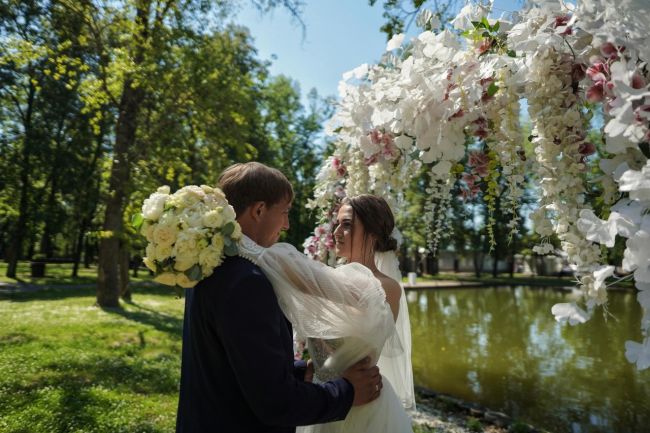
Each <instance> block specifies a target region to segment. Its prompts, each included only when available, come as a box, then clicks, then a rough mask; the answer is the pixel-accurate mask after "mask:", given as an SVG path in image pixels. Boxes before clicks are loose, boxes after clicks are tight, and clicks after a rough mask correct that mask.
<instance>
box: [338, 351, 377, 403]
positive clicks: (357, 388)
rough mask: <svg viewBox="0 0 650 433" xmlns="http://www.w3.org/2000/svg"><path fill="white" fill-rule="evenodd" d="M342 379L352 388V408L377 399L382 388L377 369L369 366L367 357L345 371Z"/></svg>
mask: <svg viewBox="0 0 650 433" xmlns="http://www.w3.org/2000/svg"><path fill="white" fill-rule="evenodd" d="M343 377H344V378H345V379H347V380H348V381H349V382H350V383H351V384H352V386H353V387H354V401H353V402H352V405H353V406H361V405H364V404H366V403H370V402H371V401H373V400H374V399H376V398H377V397H379V393H380V392H381V388H382V386H383V384H382V382H381V374H379V367H377V366H376V365H375V366H371V365H370V357H369V356H367V357H365V358H364V359H362V360H361V361H359V362H357V363H356V364H354V365H353V366H352V367H350V368H348V369H347V370H345V371H344V372H343Z"/></svg>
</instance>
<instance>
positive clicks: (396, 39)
mask: <svg viewBox="0 0 650 433" xmlns="http://www.w3.org/2000/svg"><path fill="white" fill-rule="evenodd" d="M403 41H404V33H399V34H397V35H393V37H392V38H390V41H388V44H386V51H393V50H394V49H396V48H399V47H401V46H402V42H403Z"/></svg>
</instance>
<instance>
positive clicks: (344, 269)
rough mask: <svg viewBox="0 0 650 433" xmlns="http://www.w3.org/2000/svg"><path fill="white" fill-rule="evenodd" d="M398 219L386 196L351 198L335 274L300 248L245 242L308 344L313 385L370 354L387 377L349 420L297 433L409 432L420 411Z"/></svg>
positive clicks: (343, 215)
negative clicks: (402, 282) (376, 395)
mask: <svg viewBox="0 0 650 433" xmlns="http://www.w3.org/2000/svg"><path fill="white" fill-rule="evenodd" d="M394 225H395V223H394V218H393V215H392V212H391V211H390V208H389V206H388V205H387V203H386V202H385V200H383V199H382V198H380V197H376V196H372V195H365V194H364V195H360V196H356V197H353V198H349V199H346V200H345V201H344V202H343V205H342V206H341V208H340V210H339V213H338V218H337V227H336V230H335V231H334V238H335V241H336V251H337V255H338V256H339V257H341V258H344V259H346V261H347V264H345V265H342V266H339V267H337V268H330V267H328V266H326V265H324V264H322V263H320V262H316V261H313V260H310V259H308V258H307V257H306V256H304V255H303V254H301V253H299V252H298V251H297V250H296V249H295V248H294V247H293V246H291V245H288V244H283V243H278V244H275V245H273V246H272V247H270V248H262V247H260V246H259V245H256V244H254V243H253V242H252V241H250V239H247V238H243V239H242V242H241V245H240V255H242V256H243V257H246V258H248V259H250V260H252V261H253V262H255V263H256V264H257V265H258V266H260V268H262V270H263V271H264V273H265V274H266V276H267V277H268V278H269V280H270V281H271V283H272V284H273V287H274V290H275V292H276V295H277V297H278V302H279V304H280V307H281V308H282V310H283V312H284V314H285V315H286V316H287V318H288V319H289V320H290V321H291V323H292V325H293V326H294V330H295V332H296V333H297V334H298V335H299V336H301V337H302V338H306V339H307V343H308V350H309V353H310V356H311V359H312V361H313V363H314V366H315V374H314V381H321V382H325V381H327V380H330V379H332V378H335V377H340V376H341V374H342V372H343V371H345V369H347V368H348V367H350V366H351V365H353V364H354V363H355V362H357V361H359V360H360V359H362V358H364V357H366V356H370V357H371V359H372V360H373V362H376V363H377V365H378V366H379V368H380V372H381V374H382V376H383V389H382V390H381V394H380V396H379V398H377V399H376V400H374V401H372V402H371V403H369V404H366V405H364V406H355V407H352V409H351V410H350V412H349V413H348V415H347V417H346V419H345V420H343V421H338V422H333V423H327V424H319V425H313V426H305V427H299V428H298V429H297V433H337V432H340V433H343V432H345V433H410V432H412V428H411V420H410V418H409V416H408V414H407V412H406V410H407V409H409V410H412V409H415V400H414V392H413V374H412V368H411V361H410V355H411V335H410V325H409V320H408V310H407V306H406V299H405V296H404V292H403V289H402V287H401V285H400V284H399V282H398V279H400V273H399V268H398V263H397V259H396V256H395V253H394V250H395V248H396V241H395V239H393V238H392V236H391V234H392V232H393V229H394Z"/></svg>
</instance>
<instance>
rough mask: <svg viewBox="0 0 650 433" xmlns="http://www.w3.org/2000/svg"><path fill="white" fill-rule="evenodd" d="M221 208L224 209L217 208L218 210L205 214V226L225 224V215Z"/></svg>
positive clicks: (214, 226)
mask: <svg viewBox="0 0 650 433" xmlns="http://www.w3.org/2000/svg"><path fill="white" fill-rule="evenodd" d="M219 209H223V208H217V209H216V210H211V211H208V212H206V213H205V214H204V215H203V225H204V226H206V227H211V228H217V227H221V226H222V225H223V216H221V212H220V211H219Z"/></svg>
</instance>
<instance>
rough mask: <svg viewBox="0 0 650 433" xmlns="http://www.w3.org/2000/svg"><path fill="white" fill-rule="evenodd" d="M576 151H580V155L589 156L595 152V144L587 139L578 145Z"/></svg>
mask: <svg viewBox="0 0 650 433" xmlns="http://www.w3.org/2000/svg"><path fill="white" fill-rule="evenodd" d="M578 152H580V153H581V154H582V156H589V155H592V154H594V153H595V152H596V146H594V145H593V144H592V143H589V142H588V141H585V142H582V143H580V146H578Z"/></svg>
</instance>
